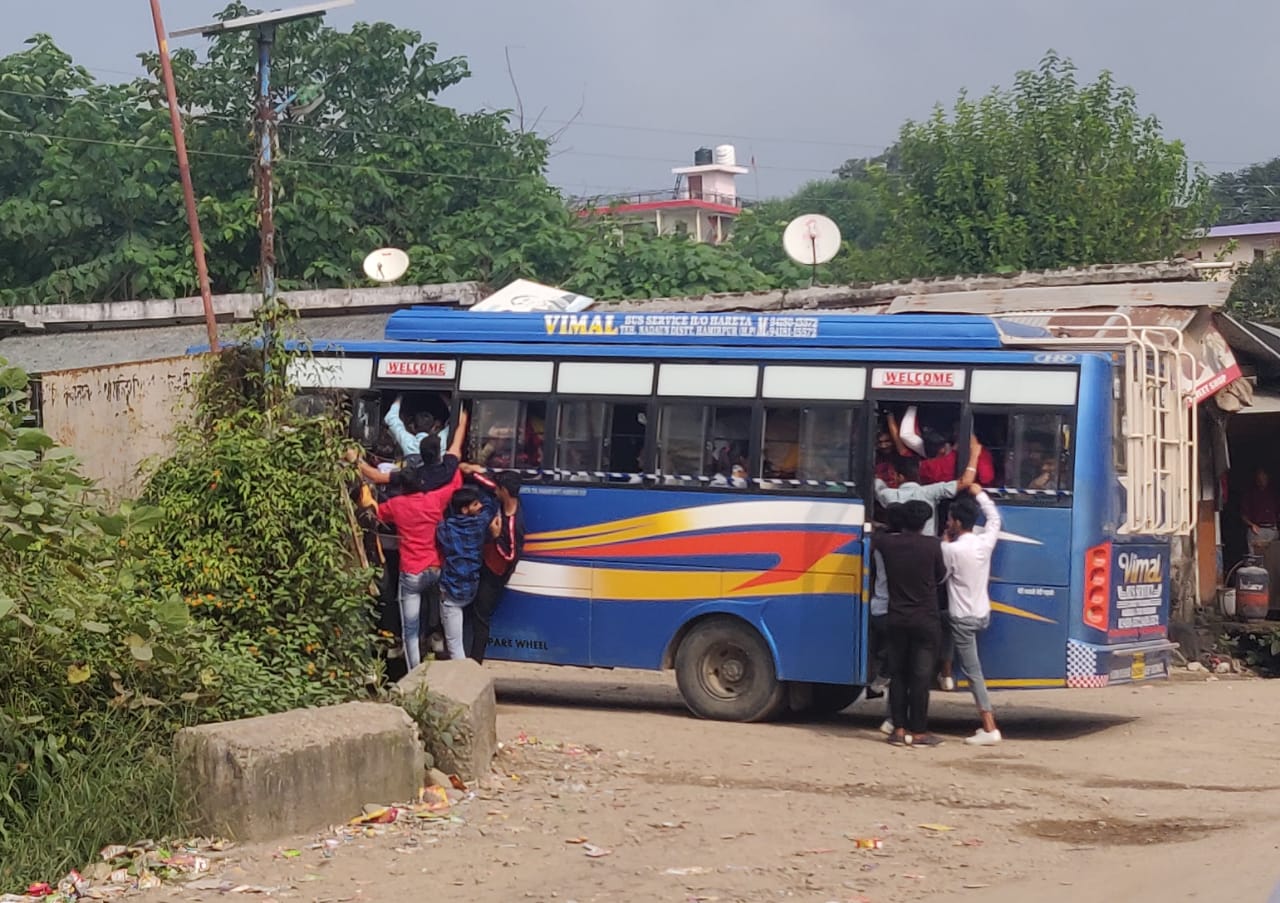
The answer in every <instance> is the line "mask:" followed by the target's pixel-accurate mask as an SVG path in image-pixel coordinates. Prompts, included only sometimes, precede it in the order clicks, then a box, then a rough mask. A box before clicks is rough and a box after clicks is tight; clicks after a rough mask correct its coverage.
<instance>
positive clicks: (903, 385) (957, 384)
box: [871, 367, 964, 391]
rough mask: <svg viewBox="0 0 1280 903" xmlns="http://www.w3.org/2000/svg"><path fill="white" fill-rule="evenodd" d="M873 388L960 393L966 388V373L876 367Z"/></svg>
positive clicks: (914, 368)
mask: <svg viewBox="0 0 1280 903" xmlns="http://www.w3.org/2000/svg"><path fill="white" fill-rule="evenodd" d="M871 388H873V389H928V390H942V391H958V390H961V389H963V388H964V371H963V370H939V369H933V368H930V369H921V368H918V367H876V368H875V369H874V370H872V371H871Z"/></svg>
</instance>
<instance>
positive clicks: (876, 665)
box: [867, 504, 902, 735]
mask: <svg viewBox="0 0 1280 903" xmlns="http://www.w3.org/2000/svg"><path fill="white" fill-rule="evenodd" d="M884 532H886V533H901V532H902V505H897V504H895V505H890V506H889V507H888V508H886V509H885V512H884ZM871 586H872V590H871V618H870V620H869V622H868V625H867V634H868V637H869V639H870V641H871V642H870V646H871V648H870V650H869V654H868V656H867V661H868V662H870V664H871V668H870V671H871V674H870V677H871V685H870V686H869V687H867V698H868V699H877V698H879V697H881V696H883V695H884V691H885V688H886V687H888V686H889V683H890V679H891V671H890V669H889V629H888V626H887V622H888V618H889V575H888V574H887V573H886V572H885V569H884V556H882V555H881V554H880V552H879V551H875V552H872V553H871ZM885 714H886V718H885V720H884V723H883V724H881V725H880V732H881V733H882V734H886V735H888V734H892V733H893V710H892V708H890V707H888V706H886V712H885Z"/></svg>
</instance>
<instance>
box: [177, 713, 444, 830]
mask: <svg viewBox="0 0 1280 903" xmlns="http://www.w3.org/2000/svg"><path fill="white" fill-rule="evenodd" d="M174 753H175V759H176V765H177V776H178V787H179V789H180V790H181V791H182V792H183V793H184V794H185V796H186V802H187V805H188V815H189V817H190V819H191V821H192V829H193V830H195V831H196V832H197V833H200V834H204V835H208V836H216V837H228V838H231V839H234V840H241V841H262V840H272V839H275V838H278V837H287V836H292V835H295V834H304V833H307V832H310V831H315V830H320V829H323V828H326V827H328V826H329V825H332V824H340V823H343V822H346V821H347V820H349V819H351V818H354V817H355V816H357V815H359V814H360V813H361V811H362V807H363V806H364V804H365V803H368V802H370V801H374V802H380V803H394V802H402V801H405V800H412V799H414V798H415V797H416V795H417V793H418V790H419V788H420V787H421V786H422V780H423V775H424V770H425V762H424V758H425V757H424V755H423V749H422V743H421V741H420V740H419V738H418V730H417V726H416V725H415V724H414V722H413V719H412V718H410V717H409V716H408V714H407V713H406V712H405V711H404V710H403V709H401V708H400V707H398V706H394V705H384V704H381V703H375V702H349V703H345V704H343V705H336V706H327V707H325V708H318V709H297V710H295V711H292V712H283V713H281V714H278V715H266V716H264V717H261V718H247V719H245V720H242V721H227V722H223V723H221V724H203V725H200V726H198V727H188V728H184V729H182V730H180V731H178V733H177V735H176V736H175V737H174Z"/></svg>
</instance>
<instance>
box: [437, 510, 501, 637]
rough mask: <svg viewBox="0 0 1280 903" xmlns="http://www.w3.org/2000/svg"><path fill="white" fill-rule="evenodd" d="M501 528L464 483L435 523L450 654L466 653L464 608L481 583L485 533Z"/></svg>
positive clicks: (442, 609) (442, 612)
mask: <svg viewBox="0 0 1280 903" xmlns="http://www.w3.org/2000/svg"><path fill="white" fill-rule="evenodd" d="M499 529H500V526H499V518H497V517H490V516H489V514H488V513H487V512H486V511H485V510H484V500H483V499H482V498H481V497H480V493H479V492H478V491H477V490H476V489H474V488H473V487H471V486H463V487H462V488H461V489H459V490H457V491H456V492H454V493H453V498H452V499H450V500H449V513H448V515H447V516H446V517H445V518H444V520H442V521H441V522H440V524H439V525H438V526H437V527H436V548H437V549H438V550H439V553H440V562H441V564H440V622H441V624H442V625H443V626H444V644H445V649H446V651H447V652H448V655H449V658H451V659H461V658H466V657H467V649H466V645H465V643H464V642H463V622H464V618H465V614H464V612H463V609H465V608H467V607H468V606H469V605H471V604H473V603H474V602H475V598H476V592H477V590H478V589H479V587H480V571H481V570H482V569H483V555H484V543H485V539H486V537H488V536H490V535H493V534H496V533H497V532H498V530H499Z"/></svg>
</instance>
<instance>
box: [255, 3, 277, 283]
mask: <svg viewBox="0 0 1280 903" xmlns="http://www.w3.org/2000/svg"><path fill="white" fill-rule="evenodd" d="M275 42H276V26H275V24H274V23H272V24H268V25H259V26H258V106H257V111H258V115H257V120H256V132H257V137H258V163H257V177H258V178H257V183H258V239H259V251H258V261H259V263H258V265H259V271H260V273H261V275H262V301H263V303H264V304H265V303H267V302H269V301H270V300H271V299H272V298H274V297H275V295H276V219H275V191H274V186H275V183H274V178H273V176H272V172H271V154H272V151H273V150H274V148H275V140H276V111H275V108H274V107H273V106H272V104H271V48H272V47H273V46H274V45H275Z"/></svg>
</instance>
